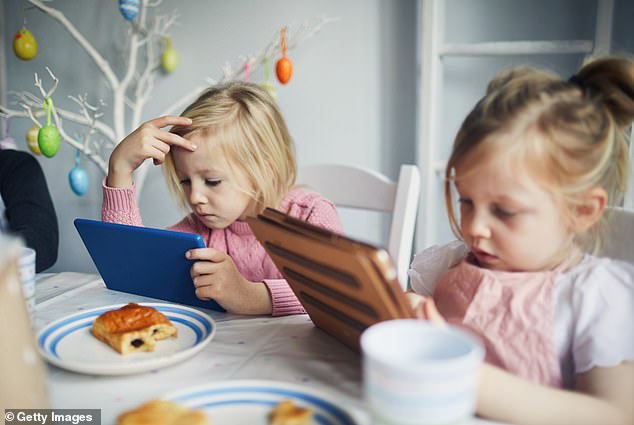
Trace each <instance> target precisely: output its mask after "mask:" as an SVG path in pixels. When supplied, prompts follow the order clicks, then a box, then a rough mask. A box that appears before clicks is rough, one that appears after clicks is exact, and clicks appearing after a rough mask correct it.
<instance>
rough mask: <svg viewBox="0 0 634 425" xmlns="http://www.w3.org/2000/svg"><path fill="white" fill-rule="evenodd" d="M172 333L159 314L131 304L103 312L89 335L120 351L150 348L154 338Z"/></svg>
mask: <svg viewBox="0 0 634 425" xmlns="http://www.w3.org/2000/svg"><path fill="white" fill-rule="evenodd" d="M176 333H177V331H176V327H174V325H173V324H172V322H170V320H169V319H168V318H167V317H165V315H164V314H163V313H161V312H160V311H158V310H157V309H155V308H153V307H148V306H143V305H138V304H135V303H129V304H127V305H124V306H123V307H121V308H120V309H117V310H110V311H106V312H105V313H103V314H102V315H100V316H99V317H97V318H96V319H95V321H94V323H93V324H92V334H93V335H94V336H95V337H96V338H97V339H99V340H100V341H103V342H105V343H106V344H108V345H110V346H111V347H112V348H114V349H115V350H117V351H118V352H119V353H121V354H129V353H135V352H138V351H154V347H155V346H156V341H158V340H161V339H164V338H168V337H176Z"/></svg>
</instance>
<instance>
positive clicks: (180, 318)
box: [37, 303, 216, 375]
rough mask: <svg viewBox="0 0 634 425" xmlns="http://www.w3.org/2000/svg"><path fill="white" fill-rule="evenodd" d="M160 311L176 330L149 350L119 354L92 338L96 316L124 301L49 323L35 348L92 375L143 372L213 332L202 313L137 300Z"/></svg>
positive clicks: (194, 347)
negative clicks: (172, 336)
mask: <svg viewBox="0 0 634 425" xmlns="http://www.w3.org/2000/svg"><path fill="white" fill-rule="evenodd" d="M140 304H141V305H145V306H150V307H154V308H155V309H157V310H158V311H160V312H161V313H163V314H164V315H165V316H167V318H169V319H170V321H171V322H172V323H173V324H174V326H175V327H176V329H178V336H177V337H176V338H167V339H164V340H161V341H158V342H157V343H156V348H155V350H154V351H151V352H139V353H133V354H126V355H125V356H124V355H121V354H119V353H118V352H117V351H115V350H114V349H112V348H111V347H110V346H109V345H107V344H105V343H103V342H101V341H99V340H98V339H97V338H95V337H94V336H93V335H92V333H91V332H90V329H91V327H92V323H93V322H94V321H95V319H96V318H97V316H99V315H100V314H102V313H104V312H106V311H108V310H115V309H118V308H120V307H122V306H123V305H125V304H118V305H109V306H105V307H99V308H95V309H92V310H85V311H80V312H79V313H74V314H71V315H69V316H66V317H64V318H62V319H59V320H56V321H55V322H52V323H50V324H49V325H47V326H46V327H44V328H43V329H42V330H40V331H39V332H38V335H37V347H38V349H39V351H40V353H42V355H43V356H44V358H45V359H46V360H48V361H49V362H50V363H52V364H54V365H55V366H59V367H62V368H64V369H68V370H72V371H75V372H81V373H89V374H96V375H124V374H131V373H139V372H147V371H149V370H153V369H158V368H161V367H165V366H169V365H171V364H174V363H177V362H180V361H182V360H184V359H186V358H188V357H191V356H193V355H194V354H196V353H198V352H199V351H200V350H201V349H202V348H203V347H204V346H205V345H207V344H208V343H209V341H211V338H213V336H214V334H215V333H216V325H215V323H214V321H213V320H212V319H211V317H209V316H208V315H206V314H205V313H203V312H201V311H198V310H195V309H193V308H189V307H184V306H180V305H175V304H161V303H140Z"/></svg>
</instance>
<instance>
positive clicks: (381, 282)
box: [247, 208, 414, 351]
mask: <svg viewBox="0 0 634 425" xmlns="http://www.w3.org/2000/svg"><path fill="white" fill-rule="evenodd" d="M247 222H248V223H249V225H250V226H251V229H252V230H253V233H254V234H255V235H256V237H257V238H258V240H259V241H260V243H261V244H262V245H263V246H264V248H265V250H266V252H267V253H268V254H269V255H270V256H271V259H272V260H273V262H274V263H275V265H276V266H277V268H278V269H279V270H280V272H281V273H282V275H283V276H284V277H285V278H286V280H287V281H288V284H289V285H290V287H291V288H292V289H293V292H294V293H295V295H296V296H297V298H298V299H299V300H300V302H301V303H302V305H303V306H304V308H305V309H306V312H307V313H308V315H309V316H310V318H311V320H312V321H313V323H314V324H315V326H317V327H318V328H320V329H322V330H323V331H325V332H326V333H328V334H330V335H331V336H333V337H335V338H336V339H338V340H340V341H341V342H343V343H344V344H346V345H347V346H348V347H350V348H352V349H354V350H356V351H359V338H360V336H361V333H362V332H363V331H364V330H365V329H366V328H367V327H368V326H371V325H373V324H374V323H378V322H381V321H383V320H390V319H401V318H413V317H414V313H413V312H412V310H411V308H410V305H409V303H408V301H407V299H406V297H405V294H404V293H403V290H402V289H401V286H400V285H399V283H398V281H397V276H396V269H395V267H394V266H393V264H392V260H391V258H390V256H389V254H388V253H387V251H385V250H384V249H381V248H377V247H374V246H372V245H370V244H367V243H364V242H361V241H357V240H354V239H351V238H347V237H345V236H342V235H337V234H336V233H333V232H331V231H329V230H326V229H323V228H320V227H317V226H313V225H311V224H309V223H306V222H304V221H301V220H298V219H295V218H293V217H290V216H288V215H286V214H284V213H281V212H279V211H277V210H273V209H270V208H267V209H265V210H264V212H263V213H262V214H259V215H258V216H257V217H248V218H247Z"/></svg>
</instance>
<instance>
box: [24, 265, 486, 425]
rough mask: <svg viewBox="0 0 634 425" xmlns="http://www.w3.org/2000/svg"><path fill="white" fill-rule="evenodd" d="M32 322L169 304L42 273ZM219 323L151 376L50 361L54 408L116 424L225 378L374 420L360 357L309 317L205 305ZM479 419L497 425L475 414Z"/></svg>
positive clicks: (72, 276) (89, 278) (76, 276)
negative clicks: (292, 391)
mask: <svg viewBox="0 0 634 425" xmlns="http://www.w3.org/2000/svg"><path fill="white" fill-rule="evenodd" d="M36 279H37V283H36V292H35V296H36V309H35V318H34V326H35V329H36V330H38V329H41V328H43V327H45V326H46V325H48V324H49V323H51V322H53V321H55V320H57V319H60V318H62V317H65V316H68V315H70V314H73V313H77V312H80V311H82V310H89V309H92V308H96V307H102V306H108V305H115V304H125V303H128V302H137V303H139V302H164V301H160V300H155V299H150V298H146V297H142V296H137V295H132V294H127V293H123V292H118V291H112V290H109V289H107V288H106V287H105V285H104V283H103V281H102V279H101V278H100V277H99V275H95V274H84V273H71V272H63V273H52V274H51V273H44V274H39V275H38V276H37V277H36ZM200 311H204V312H205V313H207V314H208V315H209V316H210V317H211V318H212V319H213V320H214V321H215V324H216V333H215V335H214V337H213V339H212V340H211V342H210V343H209V344H207V345H206V346H205V347H204V348H203V349H202V350H201V351H200V352H198V353H197V354H195V355H194V356H192V357H190V358H188V359H186V360H184V361H183V362H181V363H179V364H175V365H171V366H167V367H162V368H158V369H156V370H151V371H149V372H145V373H138V374H127V375H114V376H107V375H90V374H84V373H76V372H72V371H69V370H66V369H62V368H59V367H56V366H53V365H51V364H48V365H47V384H48V392H49V399H50V402H51V406H52V407H53V408H57V409H101V423H102V424H104V425H112V424H114V423H115V422H116V418H117V416H118V415H119V414H121V413H122V412H123V411H126V410H129V409H131V408H134V407H137V406H138V405H140V404H142V403H143V402H145V401H148V400H151V399H156V398H160V397H162V396H163V395H165V394H167V393H171V392H174V391H176V390H182V389H187V388H190V387H194V386H200V385H203V384H209V383H213V382H218V381H226V380H243V379H248V380H266V381H269V380H270V381H271V382H284V383H292V384H297V385H301V386H303V387H306V388H312V389H315V390H318V391H321V392H322V393H327V394H329V395H331V396H332V397H333V398H335V399H336V400H337V401H338V404H339V405H340V406H342V407H344V408H345V409H346V410H347V411H348V412H349V413H350V415H351V416H352V417H353V418H354V419H355V420H356V421H357V422H358V424H359V425H369V424H371V419H370V416H369V413H368V411H367V409H366V407H365V404H364V401H363V392H362V384H361V361H360V355H359V354H358V353H357V352H355V351H353V350H350V349H349V348H347V347H346V346H344V345H342V344H341V343H340V342H338V341H336V340H335V339H333V338H332V337H330V336H329V335H327V334H325V333H324V332H322V331H321V330H319V329H317V328H316V327H315V326H314V325H313V323H312V322H311V320H310V318H309V317H308V316H307V315H294V316H283V317H269V316H241V315H234V314H229V313H222V312H217V311H213V310H204V309H200ZM473 424H477V425H484V424H493V422H489V421H485V420H483V419H480V418H474V419H473Z"/></svg>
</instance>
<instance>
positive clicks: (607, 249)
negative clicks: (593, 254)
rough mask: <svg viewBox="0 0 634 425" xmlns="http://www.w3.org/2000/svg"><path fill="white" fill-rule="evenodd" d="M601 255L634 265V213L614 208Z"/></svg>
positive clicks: (604, 236)
mask: <svg viewBox="0 0 634 425" xmlns="http://www.w3.org/2000/svg"><path fill="white" fill-rule="evenodd" d="M606 214H607V218H608V224H607V228H606V231H605V234H604V235H603V240H602V246H601V250H600V252H599V255H600V256H602V257H610V258H615V259H618V260H624V261H628V262H630V263H634V211H632V210H628V209H624V208H620V207H612V208H608V211H607V212H606Z"/></svg>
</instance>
